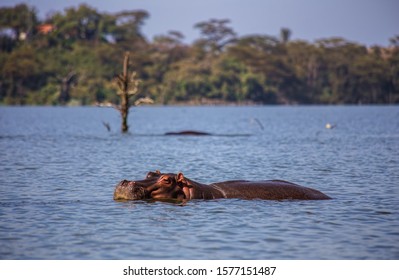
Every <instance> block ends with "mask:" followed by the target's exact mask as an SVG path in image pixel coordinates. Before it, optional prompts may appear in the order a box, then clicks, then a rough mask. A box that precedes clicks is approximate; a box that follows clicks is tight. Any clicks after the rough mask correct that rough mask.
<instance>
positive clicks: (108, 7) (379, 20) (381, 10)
mask: <svg viewBox="0 0 399 280" xmlns="http://www.w3.org/2000/svg"><path fill="white" fill-rule="evenodd" d="M21 2H24V3H27V4H28V5H30V6H34V7H35V8H36V9H37V11H38V13H39V17H40V18H41V19H44V18H45V17H46V15H48V14H49V13H51V12H54V11H63V10H64V8H66V7H71V6H74V7H78V5H79V4H80V3H86V4H88V5H89V6H91V7H93V8H96V9H97V10H98V11H99V12H109V13H114V12H119V11H122V10H138V9H142V10H146V11H147V12H149V14H150V17H149V18H148V19H147V20H146V21H145V25H144V26H143V29H142V31H143V33H144V35H145V36H146V37H147V38H148V39H149V40H152V39H153V37H154V36H156V35H161V34H167V33H168V32H169V31H172V30H175V31H180V32H181V33H182V34H183V35H184V36H185V42H187V43H191V42H193V41H194V40H195V39H198V38H199V31H198V30H197V29H195V28H194V25H195V24H196V23H198V22H201V21H206V20H209V19H211V18H216V19H230V20H231V23H230V27H232V28H233V30H234V31H235V32H236V33H237V34H238V35H239V36H244V35H252V34H263V35H272V36H279V34H280V29H281V28H289V29H290V30H291V32H292V36H291V39H294V40H296V39H301V40H306V41H308V42H311V43H312V42H314V41H315V40H318V39H323V38H332V37H341V38H344V39H347V40H349V41H352V42H356V43H360V44H363V45H367V46H372V45H381V46H388V45H389V38H392V37H393V36H395V35H399V16H398V14H399V0H329V1H327V0H111V1H100V0H68V1H54V0H25V1H18V0H0V6H14V5H16V4H18V3H21Z"/></svg>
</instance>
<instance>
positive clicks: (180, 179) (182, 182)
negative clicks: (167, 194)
mask: <svg viewBox="0 0 399 280" xmlns="http://www.w3.org/2000/svg"><path fill="white" fill-rule="evenodd" d="M176 182H177V184H178V185H179V186H183V185H187V180H186V178H184V175H183V173H181V172H180V173H179V174H177V175H176Z"/></svg>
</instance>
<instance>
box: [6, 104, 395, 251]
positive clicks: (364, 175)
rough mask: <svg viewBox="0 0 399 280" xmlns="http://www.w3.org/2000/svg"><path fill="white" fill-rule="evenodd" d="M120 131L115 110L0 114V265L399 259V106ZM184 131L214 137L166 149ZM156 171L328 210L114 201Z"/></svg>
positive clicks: (137, 112) (145, 113)
mask: <svg viewBox="0 0 399 280" xmlns="http://www.w3.org/2000/svg"><path fill="white" fill-rule="evenodd" d="M102 122H107V123H109V124H110V126H111V131H110V132H108V131H107V129H106V128H105V126H103V124H102ZM328 122H329V123H332V124H336V125H337V126H336V128H334V129H326V128H325V124H326V123H328ZM259 123H260V124H261V125H263V127H264V129H262V127H261V125H260V124H259ZM129 124H130V131H131V133H130V134H128V135H122V134H121V133H120V132H119V126H120V118H119V115H118V113H117V111H115V110H113V109H105V108H60V107H58V108H51V107H47V108H42V107H0V258H1V259H399V107H397V106H396V107H394V106H336V107H325V106H315V107H313V106H312V107H309V106H295V107H267V106H266V107H139V108H133V109H132V111H131V114H130V118H129ZM185 129H195V130H202V131H207V132H211V133H214V134H216V135H215V136H209V137H208V136H205V137H181V136H180V137H179V136H168V137H166V136H162V134H163V133H165V132H167V131H178V130H185ZM156 169H159V170H161V171H162V172H179V171H182V172H183V173H184V174H185V176H187V177H189V178H191V179H193V180H197V181H200V182H203V183H211V182H217V181H223V180H232V179H248V180H263V179H283V180H288V181H292V182H295V183H298V184H302V185H305V186H310V187H313V188H316V189H319V190H321V191H322V192H324V193H326V194H328V195H329V196H331V197H333V198H334V199H332V200H328V201H261V200H253V201H246V200H238V199H234V200H214V201H198V200H197V201H190V202H189V203H188V204H187V205H186V206H183V207H182V206H177V205H174V204H169V203H163V202H155V203H149V202H144V201H136V202H125V203H122V202H115V201H113V199H112V195H113V190H114V186H115V185H116V184H117V183H118V182H119V181H120V180H122V179H141V178H144V176H145V175H146V173H147V172H148V171H150V170H156Z"/></svg>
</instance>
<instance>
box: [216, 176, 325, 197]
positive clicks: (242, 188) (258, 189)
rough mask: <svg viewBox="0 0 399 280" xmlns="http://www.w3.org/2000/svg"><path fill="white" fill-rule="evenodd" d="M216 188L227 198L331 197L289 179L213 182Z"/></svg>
mask: <svg viewBox="0 0 399 280" xmlns="http://www.w3.org/2000/svg"><path fill="white" fill-rule="evenodd" d="M211 186H213V187H214V188H215V189H217V190H219V191H220V192H222V193H223V196H224V197H225V198H242V199H270V200H283V199H306V200H309V199H310V200H313V199H330V197H329V196H327V195H325V194H323V193H322V192H320V191H318V190H315V189H312V188H308V187H303V186H300V185H297V184H293V183H290V182H287V181H281V180H270V181H256V182H252V181H242V180H240V181H226V182H220V183H214V184H211Z"/></svg>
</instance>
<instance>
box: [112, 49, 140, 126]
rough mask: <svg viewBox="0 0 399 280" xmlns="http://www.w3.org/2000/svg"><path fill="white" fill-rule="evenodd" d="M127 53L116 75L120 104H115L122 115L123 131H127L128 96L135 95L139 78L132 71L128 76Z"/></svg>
mask: <svg viewBox="0 0 399 280" xmlns="http://www.w3.org/2000/svg"><path fill="white" fill-rule="evenodd" d="M128 66H129V53H128V52H126V53H125V59H124V61H123V73H122V74H120V75H118V76H116V82H117V84H118V87H119V92H118V95H119V96H120V98H121V103H120V106H115V108H117V109H118V110H119V112H120V113H121V117H122V127H121V130H122V132H123V133H126V132H128V130H129V126H128V124H127V118H128V116H129V108H130V102H129V98H130V97H131V96H133V95H135V94H136V93H137V91H138V85H139V82H140V80H138V79H136V73H135V72H133V74H132V75H131V77H129V71H128Z"/></svg>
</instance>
